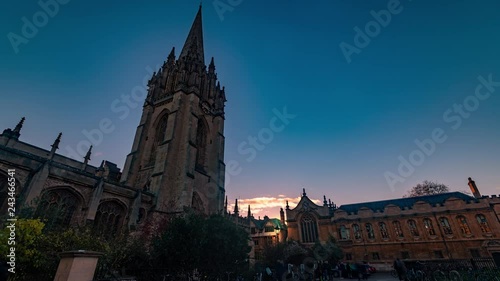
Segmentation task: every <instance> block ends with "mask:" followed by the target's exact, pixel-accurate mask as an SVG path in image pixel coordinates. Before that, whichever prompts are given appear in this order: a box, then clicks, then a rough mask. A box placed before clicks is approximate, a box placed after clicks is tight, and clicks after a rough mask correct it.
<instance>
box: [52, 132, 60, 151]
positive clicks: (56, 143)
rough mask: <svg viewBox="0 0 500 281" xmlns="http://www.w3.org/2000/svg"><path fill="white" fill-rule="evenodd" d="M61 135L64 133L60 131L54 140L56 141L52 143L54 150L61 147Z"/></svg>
mask: <svg viewBox="0 0 500 281" xmlns="http://www.w3.org/2000/svg"><path fill="white" fill-rule="evenodd" d="M61 136H62V133H59V135H57V138H56V140H55V141H54V143H53V144H52V145H51V146H52V149H53V150H56V149H58V148H59V143H60V142H61Z"/></svg>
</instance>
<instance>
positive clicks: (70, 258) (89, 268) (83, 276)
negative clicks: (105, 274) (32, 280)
mask: <svg viewBox="0 0 500 281" xmlns="http://www.w3.org/2000/svg"><path fill="white" fill-rule="evenodd" d="M59 255H60V256H61V261H60V262H59V267H58V268H57V272H56V277H55V278H54V281H92V280H93V279H94V272H95V269H96V266H97V261H98V260H99V257H100V256H102V253H98V252H92V251H84V250H78V251H69V252H63V253H60V254H59Z"/></svg>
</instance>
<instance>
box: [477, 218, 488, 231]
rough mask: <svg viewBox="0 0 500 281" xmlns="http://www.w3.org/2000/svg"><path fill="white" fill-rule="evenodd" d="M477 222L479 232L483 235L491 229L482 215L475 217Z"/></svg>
mask: <svg viewBox="0 0 500 281" xmlns="http://www.w3.org/2000/svg"><path fill="white" fill-rule="evenodd" d="M476 219H477V222H478V223H479V227H480V228H481V231H482V232H483V233H490V232H491V228H490V225H489V224H488V220H486V217H485V216H484V215H482V214H479V215H477V216H476Z"/></svg>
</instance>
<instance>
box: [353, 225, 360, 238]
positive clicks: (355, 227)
mask: <svg viewBox="0 0 500 281" xmlns="http://www.w3.org/2000/svg"><path fill="white" fill-rule="evenodd" d="M352 231H353V233H354V239H358V240H359V239H361V229H360V228H359V225H358V224H353V225H352Z"/></svg>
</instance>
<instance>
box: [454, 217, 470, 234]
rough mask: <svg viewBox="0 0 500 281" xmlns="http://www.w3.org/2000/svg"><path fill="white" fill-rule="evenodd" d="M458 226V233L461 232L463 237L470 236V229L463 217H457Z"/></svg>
mask: <svg viewBox="0 0 500 281" xmlns="http://www.w3.org/2000/svg"><path fill="white" fill-rule="evenodd" d="M457 221H458V225H459V226H460V231H461V232H462V234H463V235H470V234H471V231H470V227H469V224H468V223H467V219H466V218H465V217H464V216H458V217H457Z"/></svg>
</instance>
